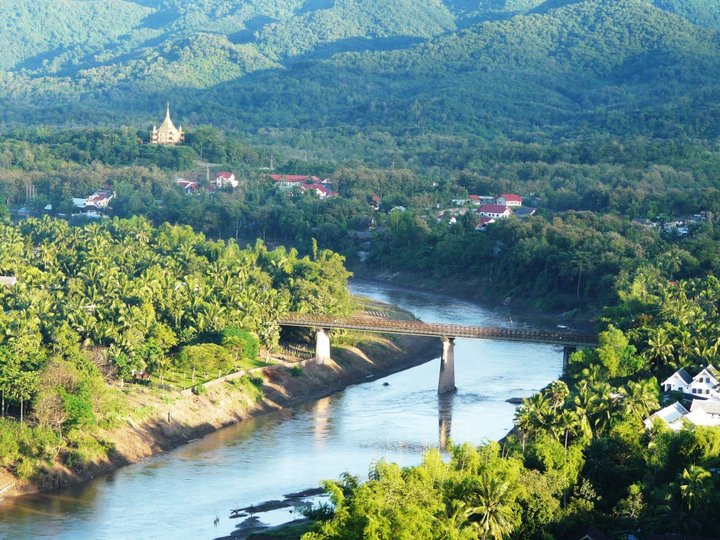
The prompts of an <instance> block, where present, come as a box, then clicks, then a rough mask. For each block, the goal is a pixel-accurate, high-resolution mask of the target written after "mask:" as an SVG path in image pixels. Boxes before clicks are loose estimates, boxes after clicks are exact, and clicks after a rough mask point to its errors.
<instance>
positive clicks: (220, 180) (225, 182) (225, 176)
mask: <svg viewBox="0 0 720 540" xmlns="http://www.w3.org/2000/svg"><path fill="white" fill-rule="evenodd" d="M175 183H176V184H177V185H178V186H180V188H182V190H183V191H184V192H185V194H186V195H192V194H194V193H198V192H199V191H200V190H201V189H202V188H203V187H204V188H205V190H206V191H217V190H218V189H235V188H237V187H238V186H239V185H240V181H239V180H238V179H237V178H236V177H235V173H232V172H228V171H222V172H219V173H217V174H216V175H215V180H210V177H209V176H208V182H207V185H205V186H203V185H202V184H201V183H200V182H198V181H195V180H186V179H185V178H176V179H175Z"/></svg>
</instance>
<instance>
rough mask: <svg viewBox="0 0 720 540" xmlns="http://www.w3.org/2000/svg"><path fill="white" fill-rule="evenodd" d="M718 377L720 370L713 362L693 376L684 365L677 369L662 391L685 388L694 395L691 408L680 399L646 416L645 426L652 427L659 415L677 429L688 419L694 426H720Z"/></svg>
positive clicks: (672, 427) (680, 390)
mask: <svg viewBox="0 0 720 540" xmlns="http://www.w3.org/2000/svg"><path fill="white" fill-rule="evenodd" d="M719 380H720V372H718V370H717V369H715V367H714V366H713V365H712V364H708V365H707V367H705V368H704V369H703V370H701V371H700V373H698V374H697V375H695V376H694V377H691V376H690V374H689V373H688V372H687V371H686V370H685V369H684V368H681V369H679V370H677V371H676V372H675V373H673V374H672V375H670V377H668V378H667V379H665V380H664V381H663V382H662V384H661V385H660V387H661V389H662V391H663V392H682V393H683V394H685V395H686V396H688V398H692V403H691V404H690V410H689V411H688V410H687V409H686V408H685V407H683V406H682V405H681V404H680V403H673V404H672V405H668V406H667V407H664V408H662V409H660V410H659V411H657V412H656V413H655V414H653V415H651V416H650V417H649V418H647V419H646V420H645V426H646V427H647V428H648V429H650V428H651V427H652V425H653V423H654V422H655V420H656V419H660V420H662V421H664V422H665V423H666V424H667V425H668V426H669V427H670V429H672V430H674V431H678V430H680V429H682V427H683V426H684V425H685V423H687V422H689V423H691V424H693V425H695V426H710V427H715V426H720V393H718V381H719Z"/></svg>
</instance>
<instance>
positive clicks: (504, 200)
mask: <svg viewBox="0 0 720 540" xmlns="http://www.w3.org/2000/svg"><path fill="white" fill-rule="evenodd" d="M495 202H496V203H497V204H499V205H502V206H522V203H523V198H522V197H521V196H520V195H515V194H514V193H502V194H500V195H498V196H497V198H496V199H495Z"/></svg>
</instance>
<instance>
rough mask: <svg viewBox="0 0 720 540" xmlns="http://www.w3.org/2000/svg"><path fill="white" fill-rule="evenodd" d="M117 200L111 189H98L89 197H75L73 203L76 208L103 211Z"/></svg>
mask: <svg viewBox="0 0 720 540" xmlns="http://www.w3.org/2000/svg"><path fill="white" fill-rule="evenodd" d="M114 198H115V192H114V191H113V190H111V189H98V190H97V191H96V192H95V193H93V194H92V195H90V196H89V197H85V198H82V197H73V198H72V202H73V206H74V207H75V208H89V209H90V210H92V209H93V208H95V209H98V210H101V209H104V208H107V207H108V204H110V201H111V200H113V199H114Z"/></svg>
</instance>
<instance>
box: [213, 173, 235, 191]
mask: <svg viewBox="0 0 720 540" xmlns="http://www.w3.org/2000/svg"><path fill="white" fill-rule="evenodd" d="M238 185H239V182H238V181H237V178H235V174H233V173H231V172H219V173H217V175H215V186H216V187H217V188H218V189H220V188H225V187H228V186H230V187H232V188H233V189H234V188H236V187H238Z"/></svg>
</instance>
